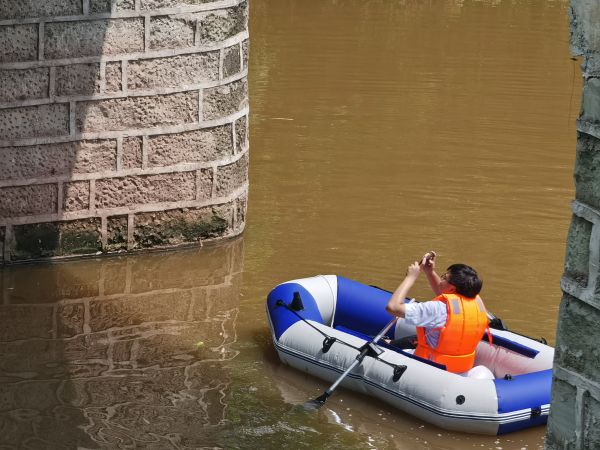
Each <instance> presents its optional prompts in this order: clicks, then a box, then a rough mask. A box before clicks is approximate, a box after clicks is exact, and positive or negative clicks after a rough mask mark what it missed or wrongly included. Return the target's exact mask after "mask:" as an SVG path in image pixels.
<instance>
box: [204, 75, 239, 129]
mask: <svg viewBox="0 0 600 450" xmlns="http://www.w3.org/2000/svg"><path fill="white" fill-rule="evenodd" d="M247 105H248V82H247V81H246V79H243V80H239V81H235V82H233V83H229V84H226V85H223V86H217V87H213V88H208V89H204V98H203V110H202V112H203V115H204V119H205V120H211V119H218V118H220V117H225V116H228V115H230V114H233V113H235V112H237V111H240V110H241V109H243V108H245V107H246V106H247Z"/></svg>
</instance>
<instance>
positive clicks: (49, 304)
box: [0, 239, 243, 449]
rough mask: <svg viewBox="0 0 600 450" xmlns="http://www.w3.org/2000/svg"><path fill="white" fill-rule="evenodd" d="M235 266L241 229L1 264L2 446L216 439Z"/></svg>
mask: <svg viewBox="0 0 600 450" xmlns="http://www.w3.org/2000/svg"><path fill="white" fill-rule="evenodd" d="M242 269H243V240H242V239H237V240H235V241H231V242H228V243H226V244H224V245H220V246H214V247H206V248H203V249H189V250H185V251H180V252H177V253H170V252H169V253H154V254H148V255H139V256H126V257H118V258H108V259H102V260H86V261H73V262H64V263H57V264H51V265H39V266H27V267H25V266H15V267H9V268H4V269H3V271H2V272H1V277H2V278H1V279H2V283H1V288H2V290H1V292H2V299H3V301H2V303H1V304H0V322H2V323H3V324H5V325H4V326H3V327H2V331H0V430H1V431H0V436H1V437H0V442H1V444H2V445H1V446H0V447H2V448H3V449H23V448H52V449H73V448H98V449H100V448H144V449H165V448H198V447H204V446H206V445H216V443H211V442H210V440H209V439H207V436H210V435H211V431H210V430H212V429H215V428H218V427H220V426H221V425H222V424H223V422H224V421H225V419H226V414H227V408H228V397H229V396H230V384H231V373H230V366H229V364H230V361H231V360H232V359H233V358H235V357H236V355H237V354H238V352H237V351H236V350H234V349H232V345H233V344H234V343H235V342H236V340H237V334H236V320H238V311H239V295H240V286H241V278H242Z"/></svg>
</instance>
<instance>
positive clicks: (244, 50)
mask: <svg viewBox="0 0 600 450" xmlns="http://www.w3.org/2000/svg"><path fill="white" fill-rule="evenodd" d="M249 52H250V41H249V40H248V39H246V40H245V41H244V42H242V65H243V67H244V68H245V69H247V68H248V57H249Z"/></svg>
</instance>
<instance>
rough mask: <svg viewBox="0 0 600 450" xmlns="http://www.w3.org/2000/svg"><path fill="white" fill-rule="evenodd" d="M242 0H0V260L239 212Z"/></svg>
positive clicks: (218, 230) (150, 241)
mask: <svg viewBox="0 0 600 450" xmlns="http://www.w3.org/2000/svg"><path fill="white" fill-rule="evenodd" d="M247 15H248V5H247V1H245V0H220V1H198V0H45V1H43V2H42V1H39V2H38V1H31V0H26V1H23V0H0V250H1V253H0V256H1V258H0V264H2V263H3V262H4V263H8V262H13V261H21V260H29V259H40V258H55V257H63V256H72V255H83V254H96V253H100V252H104V253H108V252H118V251H127V250H135V249H145V248H154V247H165V246H167V247H168V246H177V245H182V244H190V243H198V242H204V241H206V240H214V239H220V238H223V237H229V236H233V235H236V234H239V233H241V232H242V230H243V228H244V224H245V211H246V198H247V190H248V189H247V186H248V185H247V167H248V148H249V146H248V139H247V135H248V132H247V123H248V87H247V74H248V64H247V60H248V28H247Z"/></svg>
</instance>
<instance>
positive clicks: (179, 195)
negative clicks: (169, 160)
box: [96, 172, 196, 209]
mask: <svg viewBox="0 0 600 450" xmlns="http://www.w3.org/2000/svg"><path fill="white" fill-rule="evenodd" d="M195 197H196V176H195V172H176V173H168V174H160V175H142V176H129V177H119V178H105V179H102V180H98V181H96V208H99V209H100V208H117V207H120V206H134V205H140V204H141V205H146V204H150V203H160V202H174V201H180V200H193V199H194V198H195Z"/></svg>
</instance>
